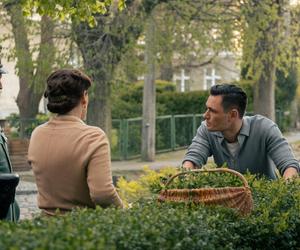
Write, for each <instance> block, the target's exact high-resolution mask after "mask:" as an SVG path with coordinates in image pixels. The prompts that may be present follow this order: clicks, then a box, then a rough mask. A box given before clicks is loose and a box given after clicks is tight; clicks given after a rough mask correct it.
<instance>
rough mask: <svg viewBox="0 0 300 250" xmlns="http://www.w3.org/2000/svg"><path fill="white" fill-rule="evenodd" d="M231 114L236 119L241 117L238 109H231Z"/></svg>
mask: <svg viewBox="0 0 300 250" xmlns="http://www.w3.org/2000/svg"><path fill="white" fill-rule="evenodd" d="M230 116H231V118H234V119H236V118H239V111H238V110H237V109H232V110H231V111H230Z"/></svg>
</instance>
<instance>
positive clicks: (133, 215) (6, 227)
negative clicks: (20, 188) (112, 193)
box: [0, 176, 300, 250]
mask: <svg viewBox="0 0 300 250" xmlns="http://www.w3.org/2000/svg"><path fill="white" fill-rule="evenodd" d="M222 178H223V179H224V178H225V177H222ZM247 178H248V180H249V183H250V186H251V188H252V192H253V197H254V203H255V204H254V206H255V209H254V211H253V213H252V214H251V215H250V216H248V217H241V216H239V215H238V214H236V213H235V212H234V211H233V210H231V209H227V208H223V207H203V206H195V205H192V204H178V205H174V204H170V203H167V204H161V203H158V202H157V201H156V199H155V195H154V196H152V198H150V199H145V198H144V199H141V200H140V201H139V202H136V203H134V204H133V206H132V207H131V208H130V209H123V210H122V209H114V208H109V209H101V208H97V209H96V210H90V209H83V210H77V211H74V212H72V213H69V214H67V215H65V216H61V217H57V218H45V217H39V218H36V219H34V220H32V221H29V220H27V221H22V222H20V223H19V224H13V223H10V222H1V223H0V239H1V240H0V249H24V250H25V249H64V250H65V249H271V248H273V249H299V248H300V188H299V186H300V181H299V179H298V180H295V181H293V182H289V183H286V182H284V181H282V180H278V181H273V182H271V181H267V180H256V179H255V178H253V177H252V176H248V177H247ZM214 180H215V179H214ZM228 181H229V182H231V180H230V179H229V180H227V183H228ZM234 183H235V182H234Z"/></svg>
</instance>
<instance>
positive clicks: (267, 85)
mask: <svg viewBox="0 0 300 250" xmlns="http://www.w3.org/2000/svg"><path fill="white" fill-rule="evenodd" d="M286 6H287V2H286V0H264V1H256V0H252V1H247V2H246V3H245V5H244V6H243V10H244V17H245V21H246V22H245V26H244V27H245V29H244V33H243V47H244V48H243V59H244V63H245V64H246V65H247V66H246V67H248V75H249V76H251V77H252V79H253V80H254V83H255V92H254V112H255V113H257V114H262V115H265V116H267V117H269V118H270V119H272V120H275V81H276V69H278V68H279V67H280V66H282V65H281V64H282V62H286V60H287V58H288V56H287V55H288V54H289V53H288V51H289V50H290V49H289V48H287V47H284V46H283V45H284V44H283V43H282V41H283V40H284V35H285V33H284V27H285V26H284V10H285V9H286ZM286 41H287V40H286ZM286 44H288V43H286ZM285 66H286V65H285Z"/></svg>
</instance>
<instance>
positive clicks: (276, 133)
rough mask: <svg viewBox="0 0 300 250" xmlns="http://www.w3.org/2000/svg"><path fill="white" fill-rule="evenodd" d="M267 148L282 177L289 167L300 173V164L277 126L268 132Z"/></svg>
mask: <svg viewBox="0 0 300 250" xmlns="http://www.w3.org/2000/svg"><path fill="white" fill-rule="evenodd" d="M266 147H267V152H268V154H269V156H270V157H271V159H272V160H273V161H274V163H275V165H276V167H277V168H278V170H279V172H280V174H281V175H283V173H284V171H285V170H286V169H287V168H288V167H294V168H296V169H297V170H298V173H299V172H300V168H299V162H298V161H297V160H296V158H295V156H294V154H293V152H292V149H291V147H290V146H289V144H288V142H287V140H286V139H285V138H284V137H283V136H282V134H281V132H280V130H279V128H278V127H277V126H276V125H274V126H272V127H271V128H270V129H269V130H268V131H266Z"/></svg>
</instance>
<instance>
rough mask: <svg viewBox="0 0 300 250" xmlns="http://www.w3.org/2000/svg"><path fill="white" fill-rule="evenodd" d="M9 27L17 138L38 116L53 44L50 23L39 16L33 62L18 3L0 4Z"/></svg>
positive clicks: (9, 0) (52, 58)
mask: <svg viewBox="0 0 300 250" xmlns="http://www.w3.org/2000/svg"><path fill="white" fill-rule="evenodd" d="M4 8H5V9H6V11H7V13H8V15H9V17H10V23H11V26H12V32H13V37H14V41H15V55H16V59H17V65H16V67H17V70H18V76H19V82H20V90H19V93H18V96H17V106H18V108H19V111H20V118H21V121H22V124H21V125H22V126H21V135H23V134H24V133H23V132H24V131H23V129H24V128H25V127H26V123H27V122H28V120H29V119H33V118H35V116H36V114H37V113H38V107H39V102H40V100H41V97H42V95H43V91H44V85H43V84H42V83H44V82H45V79H46V77H47V75H48V74H49V73H50V71H51V66H52V64H53V61H54V56H55V48H54V43H53V30H54V23H53V21H52V20H51V19H50V18H49V17H47V16H42V18H41V21H40V46H39V52H38V56H37V59H36V61H35V60H34V55H33V52H32V51H31V49H30V44H29V38H28V26H27V24H26V20H25V18H24V16H23V13H22V9H21V5H20V3H19V2H18V1H13V0H7V1H5V3H4Z"/></svg>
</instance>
